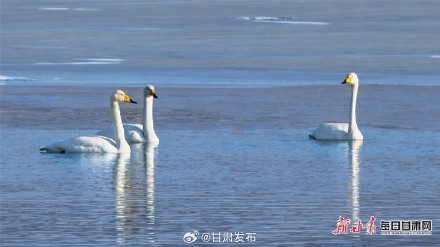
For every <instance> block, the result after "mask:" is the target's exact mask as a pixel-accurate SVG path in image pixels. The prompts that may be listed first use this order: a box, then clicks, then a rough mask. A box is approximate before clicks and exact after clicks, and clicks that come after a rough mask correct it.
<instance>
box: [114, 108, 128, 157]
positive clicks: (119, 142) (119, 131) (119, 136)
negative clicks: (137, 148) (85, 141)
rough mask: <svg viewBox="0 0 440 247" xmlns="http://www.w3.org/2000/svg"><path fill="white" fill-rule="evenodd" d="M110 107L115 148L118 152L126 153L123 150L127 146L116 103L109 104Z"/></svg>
mask: <svg viewBox="0 0 440 247" xmlns="http://www.w3.org/2000/svg"><path fill="white" fill-rule="evenodd" d="M110 105H111V115H112V121H113V126H114V127H115V142H116V148H117V149H118V151H127V150H125V149H126V148H127V146H128V143H127V141H126V140H125V132H124V126H123V125H122V118H121V111H120V110H119V103H118V102H113V101H112V102H110Z"/></svg>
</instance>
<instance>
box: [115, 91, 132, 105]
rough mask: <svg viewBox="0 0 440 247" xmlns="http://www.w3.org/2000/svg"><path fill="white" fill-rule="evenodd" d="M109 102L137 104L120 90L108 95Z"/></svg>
mask: <svg viewBox="0 0 440 247" xmlns="http://www.w3.org/2000/svg"><path fill="white" fill-rule="evenodd" d="M110 100H111V101H112V102H117V103H119V102H127V103H133V104H137V103H136V101H134V100H132V99H131V98H130V96H128V95H127V94H126V93H124V91H122V90H116V91H115V92H113V93H112V94H111V95H110Z"/></svg>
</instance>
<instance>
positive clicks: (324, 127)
mask: <svg viewBox="0 0 440 247" xmlns="http://www.w3.org/2000/svg"><path fill="white" fill-rule="evenodd" d="M342 84H349V85H350V86H351V106H350V123H323V124H321V125H319V126H318V128H317V129H316V130H315V131H314V132H313V134H311V135H309V137H310V138H312V139H319V140H362V139H364V137H363V136H362V133H361V132H360V130H359V129H358V126H357V123H356V99H357V93H358V88H359V79H358V77H357V75H356V74H355V73H350V74H348V75H347V77H346V78H345V80H344V81H343V82H342Z"/></svg>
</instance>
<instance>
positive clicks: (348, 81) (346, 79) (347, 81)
mask: <svg viewBox="0 0 440 247" xmlns="http://www.w3.org/2000/svg"><path fill="white" fill-rule="evenodd" d="M351 78H352V77H351V76H347V78H345V80H344V81H343V82H342V83H341V84H346V83H347V84H350V83H351Z"/></svg>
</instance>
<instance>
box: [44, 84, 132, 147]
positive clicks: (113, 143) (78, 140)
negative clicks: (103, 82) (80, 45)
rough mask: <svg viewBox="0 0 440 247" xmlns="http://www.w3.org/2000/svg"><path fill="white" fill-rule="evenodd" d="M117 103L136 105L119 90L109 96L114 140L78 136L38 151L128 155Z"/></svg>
mask: <svg viewBox="0 0 440 247" xmlns="http://www.w3.org/2000/svg"><path fill="white" fill-rule="evenodd" d="M119 102H129V103H134V104H137V103H136V102H135V101H133V100H132V99H131V98H130V97H129V96H128V95H127V94H125V93H124V92H123V91H121V90H117V91H116V92H114V93H112V94H111V96H110V108H111V117H112V120H113V125H114V126H115V128H114V129H113V131H114V133H115V135H116V139H114V140H113V139H110V138H108V137H105V136H80V137H74V138H70V139H67V140H62V141H59V142H56V143H53V144H52V145H49V146H45V147H42V148H40V151H42V152H48V153H129V152H130V146H129V145H128V143H127V141H126V140H125V138H124V128H123V127H122V119H121V112H120V110H119Z"/></svg>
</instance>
